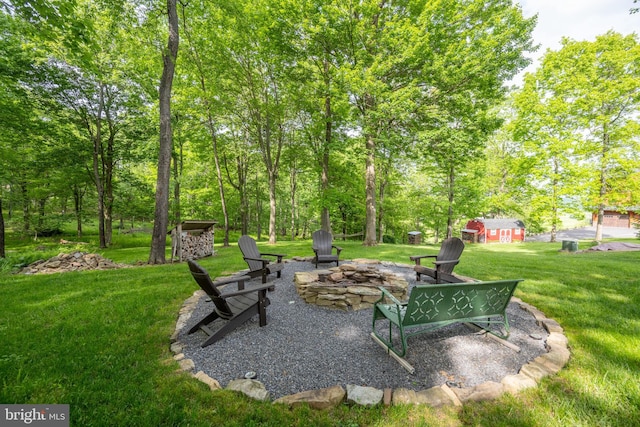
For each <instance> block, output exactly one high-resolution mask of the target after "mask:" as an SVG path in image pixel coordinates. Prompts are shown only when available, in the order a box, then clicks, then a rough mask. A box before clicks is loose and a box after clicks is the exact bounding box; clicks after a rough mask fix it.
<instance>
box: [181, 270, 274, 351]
mask: <svg viewBox="0 0 640 427" xmlns="http://www.w3.org/2000/svg"><path fill="white" fill-rule="evenodd" d="M188 264H189V270H190V271H191V275H192V276H193V278H194V279H195V281H196V282H197V283H198V285H199V286H200V288H202V290H203V291H205V292H206V293H207V295H208V296H209V298H211V302H212V303H213V307H212V309H213V311H212V312H211V314H209V315H207V316H206V317H205V318H204V319H202V320H201V321H199V322H198V323H196V325H195V326H193V327H192V328H191V329H190V330H189V333H190V334H192V333H194V332H196V331H198V330H202V331H204V332H205V333H206V334H207V335H208V338H207V339H206V340H205V341H204V342H203V343H202V347H206V346H208V345H211V344H213V343H215V342H216V341H219V340H221V339H222V338H223V337H224V336H225V335H227V334H228V333H229V332H231V331H233V330H234V329H235V328H237V327H238V326H240V325H242V324H243V323H244V322H246V321H247V320H249V319H250V318H252V317H253V316H255V315H256V314H257V315H259V316H260V326H265V325H266V324H267V311H266V307H267V306H268V305H269V304H270V301H269V298H267V288H269V286H270V285H260V286H252V287H249V288H246V289H245V287H244V282H245V281H247V280H250V279H251V278H250V277H249V276H235V277H228V278H224V279H220V280H216V281H215V282H214V281H212V280H211V277H210V276H209V273H207V270H205V269H204V268H202V266H200V265H199V264H198V263H197V262H195V261H193V260H189V261H188ZM233 283H237V284H238V286H237V288H236V287H235V286H233V285H232V284H233ZM220 287H224V289H223V291H224V292H220V290H219V289H218V288H220ZM227 288H236V289H227ZM218 319H220V321H219V322H216V323H219V325H217V326H218V327H217V328H214V327H213V322H214V321H216V320H218Z"/></svg>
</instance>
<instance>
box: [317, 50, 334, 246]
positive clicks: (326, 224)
mask: <svg viewBox="0 0 640 427" xmlns="http://www.w3.org/2000/svg"><path fill="white" fill-rule="evenodd" d="M324 76H325V86H326V88H327V94H326V95H325V98H324V120H325V128H324V144H323V147H322V165H321V169H322V172H321V173H322V175H321V177H320V179H321V182H320V185H321V191H322V195H323V203H322V211H321V213H320V225H321V228H322V229H323V230H324V231H327V232H329V233H331V217H330V216H329V208H328V207H327V205H326V203H327V201H326V194H327V191H328V190H329V147H330V146H331V138H332V137H333V133H332V123H333V121H332V120H333V118H332V112H331V94H330V92H329V87H330V84H331V82H330V80H329V61H327V60H325V61H324Z"/></svg>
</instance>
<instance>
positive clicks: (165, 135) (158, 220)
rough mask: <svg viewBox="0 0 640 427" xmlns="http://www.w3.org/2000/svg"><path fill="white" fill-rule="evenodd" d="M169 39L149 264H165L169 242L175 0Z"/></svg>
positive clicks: (162, 86) (171, 3)
mask: <svg viewBox="0 0 640 427" xmlns="http://www.w3.org/2000/svg"><path fill="white" fill-rule="evenodd" d="M167 16H168V24H169V40H168V43H167V51H166V52H165V53H164V54H163V55H162V60H163V69H162V77H161V78H160V90H159V101H160V151H159V153H158V176H157V180H156V200H155V202H156V204H155V213H154V218H153V235H152V238H151V252H150V254H149V263H150V264H163V263H164V262H165V250H166V246H167V225H168V223H169V180H170V175H171V148H172V147H171V146H172V135H171V86H172V84H173V75H174V72H175V67H176V59H177V58H178V42H179V37H178V11H177V8H176V0H167Z"/></svg>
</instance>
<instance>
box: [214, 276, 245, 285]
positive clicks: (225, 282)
mask: <svg viewBox="0 0 640 427" xmlns="http://www.w3.org/2000/svg"><path fill="white" fill-rule="evenodd" d="M247 280H251V276H231V277H223V278H221V279H216V280H215V281H213V286H215V287H216V288H217V287H218V286H223V285H228V284H229V283H236V282H239V283H240V286H244V282H245V281H247Z"/></svg>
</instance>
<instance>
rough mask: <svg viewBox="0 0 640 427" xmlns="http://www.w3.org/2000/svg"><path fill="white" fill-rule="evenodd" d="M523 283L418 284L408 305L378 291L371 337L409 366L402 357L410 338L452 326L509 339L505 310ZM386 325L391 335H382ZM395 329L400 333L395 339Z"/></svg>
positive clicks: (505, 281) (510, 281) (386, 292)
mask: <svg viewBox="0 0 640 427" xmlns="http://www.w3.org/2000/svg"><path fill="white" fill-rule="evenodd" d="M521 281H522V279H516V280H498V281H491V282H464V283H446V284H437V285H416V286H414V287H413V289H412V290H411V294H410V295H409V300H408V301H407V302H401V301H399V300H398V299H396V298H395V297H394V296H393V295H391V293H389V292H388V291H387V290H386V289H384V288H379V289H380V290H381V291H382V296H381V297H380V299H379V300H378V301H377V302H376V303H375V304H374V307H373V332H372V333H371V336H372V337H373V338H374V340H375V341H377V342H378V344H380V345H381V346H383V348H386V349H387V352H389V351H391V352H393V354H395V356H394V357H395V358H396V359H398V361H400V363H403V362H404V364H406V365H408V364H407V363H406V361H404V359H402V357H404V355H405V354H406V352H407V338H409V337H411V336H414V335H418V334H422V333H425V332H429V331H433V330H435V329H439V328H442V327H444V326H447V325H450V324H453V323H472V324H474V325H476V326H477V327H479V328H480V329H482V330H484V331H486V332H488V333H491V334H494V335H496V336H498V337H499V338H502V339H506V338H507V337H508V336H509V321H508V319H507V314H506V308H507V305H508V304H509V301H510V300H511V296H512V295H513V292H514V291H515V289H516V286H517V285H518V283H519V282H521ZM387 301H390V303H388V302H387ZM385 322H388V327H389V328H388V329H389V331H388V334H387V333H381V332H382V331H384V329H385V328H386V325H385ZM494 325H498V326H499V327H501V328H502V329H504V333H502V332H500V331H498V330H497V329H496V328H494V327H493V326H494ZM379 330H380V332H379ZM394 330H397V334H396V336H395V337H394V335H393V332H394ZM385 335H387V336H385ZM394 342H395V343H394ZM389 354H391V353H389ZM393 354H391V355H393ZM404 364H403V365H404ZM410 367H411V366H410V365H408V367H407V366H405V368H407V369H408V370H409V371H410V372H412V369H413V368H411V369H409V368H410Z"/></svg>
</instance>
